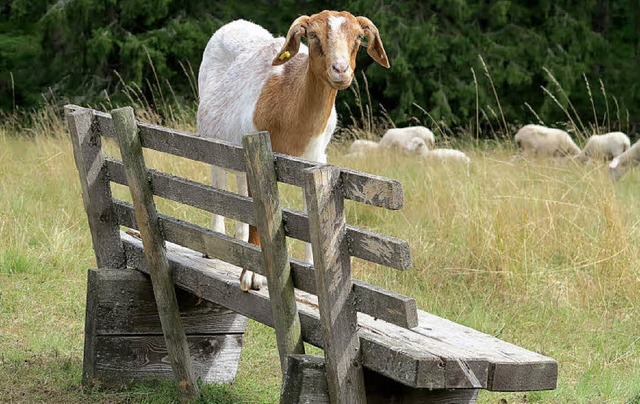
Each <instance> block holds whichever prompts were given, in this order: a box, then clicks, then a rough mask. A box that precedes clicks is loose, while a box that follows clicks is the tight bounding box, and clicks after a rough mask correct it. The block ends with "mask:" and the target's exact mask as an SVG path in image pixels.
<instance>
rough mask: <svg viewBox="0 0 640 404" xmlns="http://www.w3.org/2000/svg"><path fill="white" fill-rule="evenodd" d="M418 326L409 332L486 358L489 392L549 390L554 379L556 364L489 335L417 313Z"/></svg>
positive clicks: (553, 386)
mask: <svg viewBox="0 0 640 404" xmlns="http://www.w3.org/2000/svg"><path fill="white" fill-rule="evenodd" d="M418 320H419V323H420V325H419V326H417V327H415V328H412V331H414V332H416V333H419V334H421V335H423V336H426V337H428V338H431V339H437V340H443V341H447V342H448V343H449V344H451V345H455V346H456V347H459V348H463V349H467V350H468V351H470V352H474V353H475V354H476V355H478V356H480V357H483V358H486V360H487V361H488V362H489V363H490V368H489V384H488V386H487V388H488V389H489V390H492V391H525V390H553V389H555V388H556V385H557V379H558V362H556V361H555V360H553V359H551V358H549V357H546V356H544V355H541V354H539V353H536V352H532V351H529V350H527V349H524V348H521V347H519V346H516V345H513V344H511V343H508V342H505V341H502V340H500V339H497V338H495V337H492V336H491V335H488V334H484V333H482V332H479V331H476V330H474V329H472V328H469V327H466V326H463V325H461V324H457V323H455V322H453V321H450V320H447V319H444V318H442V317H438V316H435V315H433V314H430V313H426V312H423V311H418Z"/></svg>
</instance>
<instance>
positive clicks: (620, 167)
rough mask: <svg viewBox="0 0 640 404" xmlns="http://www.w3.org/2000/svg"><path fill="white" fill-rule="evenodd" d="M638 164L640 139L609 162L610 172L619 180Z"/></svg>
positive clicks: (639, 160) (639, 159)
mask: <svg viewBox="0 0 640 404" xmlns="http://www.w3.org/2000/svg"><path fill="white" fill-rule="evenodd" d="M638 164H640V140H639V141H637V142H635V143H634V144H633V146H631V148H629V149H628V150H627V151H625V152H624V153H622V154H621V155H619V156H618V157H616V158H614V159H613V160H612V161H611V163H609V174H611V177H612V178H613V179H614V180H617V179H619V178H620V177H622V176H623V175H624V174H625V173H626V172H627V171H629V170H630V169H632V168H633V167H635V166H637V165H638Z"/></svg>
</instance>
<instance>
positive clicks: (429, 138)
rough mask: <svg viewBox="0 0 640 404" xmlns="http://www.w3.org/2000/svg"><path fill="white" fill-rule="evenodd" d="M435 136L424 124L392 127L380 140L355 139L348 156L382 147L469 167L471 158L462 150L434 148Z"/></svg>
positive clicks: (363, 155) (358, 154)
mask: <svg viewBox="0 0 640 404" xmlns="http://www.w3.org/2000/svg"><path fill="white" fill-rule="evenodd" d="M435 144H436V137H435V135H434V134H433V132H432V131H431V130H429V129H427V128H425V127H424V126H410V127H407V128H393V129H389V130H387V131H386V132H385V134H384V136H382V139H380V142H374V141H372V140H362V139H358V140H355V141H354V142H353V143H352V144H351V146H350V147H349V153H348V154H347V155H348V156H350V157H365V156H366V155H367V154H369V153H370V152H372V151H379V150H384V149H393V150H398V151H401V152H403V153H406V154H411V155H415V156H418V157H420V158H424V159H426V160H431V161H437V162H445V163H461V164H463V165H465V166H466V167H467V169H468V168H469V163H470V162H471V159H470V158H469V156H467V155H466V154H465V153H464V152H462V151H460V150H455V149H434V148H433V147H434V146H435Z"/></svg>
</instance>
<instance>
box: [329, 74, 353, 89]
mask: <svg viewBox="0 0 640 404" xmlns="http://www.w3.org/2000/svg"><path fill="white" fill-rule="evenodd" d="M329 85H331V87H333V88H335V89H336V90H344V89H346V88H348V87H349V86H350V85H351V77H349V78H348V79H344V80H333V79H329Z"/></svg>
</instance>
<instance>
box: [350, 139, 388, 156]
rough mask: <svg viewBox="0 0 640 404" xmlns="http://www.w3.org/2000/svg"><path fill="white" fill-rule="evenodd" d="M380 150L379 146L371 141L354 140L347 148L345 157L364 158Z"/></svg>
mask: <svg viewBox="0 0 640 404" xmlns="http://www.w3.org/2000/svg"><path fill="white" fill-rule="evenodd" d="M379 150H380V144H379V143H378V142H374V141H373V140H366V139H356V140H354V141H353V143H351V145H350V146H349V151H348V154H347V156H353V157H366V156H367V154H369V153H370V152H377V151H379Z"/></svg>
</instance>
